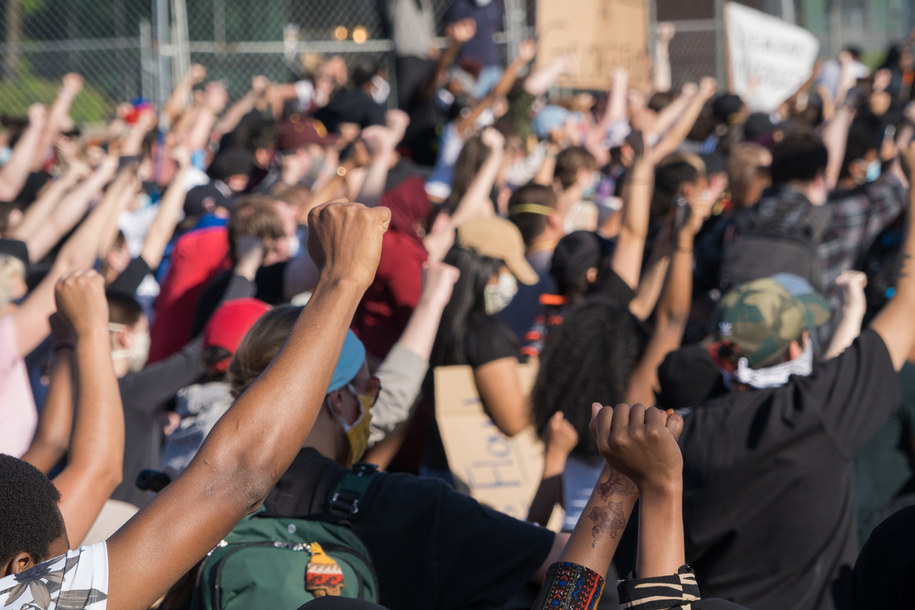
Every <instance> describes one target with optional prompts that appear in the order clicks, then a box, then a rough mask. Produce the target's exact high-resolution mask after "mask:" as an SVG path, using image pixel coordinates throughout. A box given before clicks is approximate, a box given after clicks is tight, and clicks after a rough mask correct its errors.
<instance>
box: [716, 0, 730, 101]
mask: <svg viewBox="0 0 915 610" xmlns="http://www.w3.org/2000/svg"><path fill="white" fill-rule="evenodd" d="M715 78H716V79H717V80H718V86H719V87H727V79H728V66H727V41H726V40H725V32H724V0H715Z"/></svg>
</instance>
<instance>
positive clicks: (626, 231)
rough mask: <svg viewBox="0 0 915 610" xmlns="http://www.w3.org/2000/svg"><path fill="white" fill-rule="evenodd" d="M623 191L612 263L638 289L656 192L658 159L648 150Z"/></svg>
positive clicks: (623, 277)
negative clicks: (655, 168) (655, 169)
mask: <svg viewBox="0 0 915 610" xmlns="http://www.w3.org/2000/svg"><path fill="white" fill-rule="evenodd" d="M624 188H625V191H624V193H623V201H624V204H623V224H622V227H620V233H619V238H618V239H617V243H616V249H615V250H614V251H613V257H612V258H611V259H610V266H611V268H612V269H613V271H614V272H615V273H616V274H617V275H618V276H620V278H621V279H622V280H623V281H624V282H626V284H628V285H629V287H630V288H632V289H633V290H635V289H636V288H637V287H638V285H639V277H640V274H641V272H642V257H643V256H644V253H645V239H646V238H647V237H648V216H649V212H650V210H651V195H652V192H653V191H654V161H653V157H652V155H651V153H650V152H648V151H646V153H645V154H643V155H641V156H640V157H639V158H638V159H636V161H635V164H634V165H633V168H632V175H631V176H630V178H629V180H628V181H627V183H626V185H625V187H624Z"/></svg>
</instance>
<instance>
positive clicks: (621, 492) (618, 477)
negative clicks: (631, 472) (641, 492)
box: [597, 470, 637, 502]
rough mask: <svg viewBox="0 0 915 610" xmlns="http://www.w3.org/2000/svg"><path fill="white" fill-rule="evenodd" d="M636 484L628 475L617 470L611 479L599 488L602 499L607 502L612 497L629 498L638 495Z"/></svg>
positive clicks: (598, 491) (611, 475) (611, 473)
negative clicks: (631, 495)
mask: <svg viewBox="0 0 915 610" xmlns="http://www.w3.org/2000/svg"><path fill="white" fill-rule="evenodd" d="M636 491H637V490H636V487H635V484H634V483H633V482H632V481H631V480H630V479H629V477H627V476H626V475H624V474H622V473H619V472H617V471H615V470H613V471H611V472H610V478H608V479H607V480H606V481H604V482H603V483H600V484H599V485H598V486H597V493H598V494H600V499H601V500H603V501H605V502H606V501H607V500H608V499H609V498H610V496H611V495H614V496H628V495H629V494H634V493H636Z"/></svg>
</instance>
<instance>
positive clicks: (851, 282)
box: [823, 271, 867, 360]
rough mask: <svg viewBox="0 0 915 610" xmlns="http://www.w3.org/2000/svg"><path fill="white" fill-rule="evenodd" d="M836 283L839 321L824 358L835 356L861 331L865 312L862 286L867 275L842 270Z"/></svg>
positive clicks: (865, 282)
mask: <svg viewBox="0 0 915 610" xmlns="http://www.w3.org/2000/svg"><path fill="white" fill-rule="evenodd" d="M836 284H837V285H838V286H839V287H840V288H841V290H840V292H839V300H840V302H841V305H840V307H839V321H838V323H837V324H836V329H835V331H833V333H832V341H830V342H829V349H827V350H826V354H825V355H824V356H823V359H824V360H829V359H830V358H835V357H836V356H838V355H839V354H841V353H842V352H844V351H845V348H846V347H848V346H849V345H851V344H852V342H853V341H854V340H855V339H856V338H857V336H858V335H859V334H860V333H861V322H862V321H863V320H864V314H865V313H867V299H866V297H865V295H864V287H865V286H867V276H866V275H865V274H864V273H863V272H861V271H843V272H842V275H840V276H839V277H838V278H837V279H836Z"/></svg>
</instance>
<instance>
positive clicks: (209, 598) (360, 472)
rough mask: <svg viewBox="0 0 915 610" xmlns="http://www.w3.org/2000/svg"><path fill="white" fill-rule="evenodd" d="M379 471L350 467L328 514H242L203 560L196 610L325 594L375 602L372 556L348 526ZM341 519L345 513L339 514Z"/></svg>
mask: <svg viewBox="0 0 915 610" xmlns="http://www.w3.org/2000/svg"><path fill="white" fill-rule="evenodd" d="M375 474H376V470H375V467H374V466H372V465H370V464H357V465H356V466H354V467H353V468H352V469H351V470H347V471H346V472H345V473H344V475H343V478H342V479H341V480H340V482H339V483H338V484H337V486H336V487H335V488H334V490H333V492H332V493H331V494H330V498H329V515H328V516H327V519H326V520H324V519H321V520H312V519H308V520H305V519H292V518H286V517H275V516H271V515H268V514H267V513H266V512H265V511H264V509H263V507H261V508H260V509H259V510H257V511H256V512H254V513H253V514H251V515H249V516H247V517H245V518H244V519H242V521H241V522H240V523H239V524H238V525H236V526H235V528H234V529H233V530H232V531H231V532H229V534H228V535H227V536H226V537H225V538H224V539H223V540H222V542H220V543H219V545H218V546H217V547H216V548H215V549H213V550H212V551H211V552H210V554H209V555H207V557H206V558H205V559H204V560H203V562H201V564H200V569H199V571H198V573H197V584H196V586H195V589H194V599H193V602H192V604H191V607H192V608H194V609H195V610H242V609H252V610H257V609H261V608H263V609H264V610H287V609H288V610H295V609H296V608H298V607H299V606H301V605H302V604H304V603H306V602H309V601H311V600H313V599H316V598H317V597H322V596H324V595H339V596H340V597H349V598H357V599H362V600H366V601H372V602H377V601H378V579H377V576H376V575H375V570H374V568H373V567H372V561H371V559H370V557H369V553H368V551H367V550H366V548H365V545H363V544H362V541H361V540H359V538H358V537H357V536H356V534H355V533H353V531H352V530H351V529H350V528H349V525H348V524H347V523H346V519H347V518H351V517H353V516H355V515H356V514H357V513H358V512H359V503H360V500H361V499H362V498H363V497H364V495H365V493H366V491H368V488H369V485H370V484H371V482H372V480H373V479H374V475H375ZM340 517H342V518H340Z"/></svg>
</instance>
